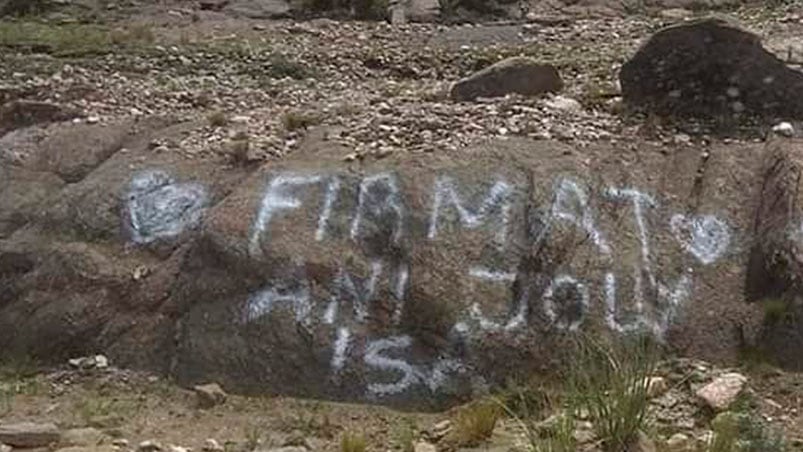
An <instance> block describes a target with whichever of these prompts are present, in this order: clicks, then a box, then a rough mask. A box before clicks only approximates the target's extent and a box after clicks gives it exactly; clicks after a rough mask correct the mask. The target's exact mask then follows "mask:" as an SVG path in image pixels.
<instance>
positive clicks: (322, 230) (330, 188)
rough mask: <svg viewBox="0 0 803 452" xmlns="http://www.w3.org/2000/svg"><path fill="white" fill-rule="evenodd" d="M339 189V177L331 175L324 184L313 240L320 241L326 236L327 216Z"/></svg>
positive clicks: (330, 211) (329, 215) (330, 213)
mask: <svg viewBox="0 0 803 452" xmlns="http://www.w3.org/2000/svg"><path fill="white" fill-rule="evenodd" d="M338 191H340V178H339V177H337V176H333V177H332V178H331V179H330V180H329V183H328V184H327V185H326V198H325V199H324V201H323V209H322V210H321V215H320V216H319V217H318V229H317V230H316V231H315V240H317V241H319V242H320V241H322V240H323V239H324V238H326V228H327V227H328V225H329V217H331V216H332V206H333V205H334V203H335V199H336V198H337V192H338Z"/></svg>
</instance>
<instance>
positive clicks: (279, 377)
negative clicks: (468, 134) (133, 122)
mask: <svg viewBox="0 0 803 452" xmlns="http://www.w3.org/2000/svg"><path fill="white" fill-rule="evenodd" d="M160 133H164V134H167V133H169V130H163V131H161V132H160ZM151 136H152V135H151ZM150 141H151V139H148V140H142V139H135V140H133V141H131V142H132V143H134V144H136V143H140V145H132V146H131V148H130V149H126V150H125V151H124V152H123V151H116V152H114V153H112V155H110V156H109V157H108V158H106V159H105V160H103V162H101V163H99V165H98V166H97V167H96V168H95V169H93V170H92V171H90V172H89V174H87V175H86V176H85V177H83V178H81V180H80V181H77V182H75V183H72V184H67V185H64V186H61V185H56V186H54V187H53V188H52V189H51V190H52V191H53V193H51V194H50V195H48V196H45V195H42V196H38V197H35V199H33V200H32V201H31V203H32V205H36V206H37V208H36V209H34V210H35V215H30V216H27V215H22V214H20V216H18V217H15V218H19V219H15V220H14V221H13V224H14V226H13V228H10V229H9V231H8V233H7V236H6V239H5V240H0V282H2V286H0V287H2V289H0V297H2V303H0V345H2V346H3V347H5V348H6V349H9V350H16V351H24V352H26V353H30V354H33V355H34V356H39V357H45V358H46V359H57V360H58V362H63V360H64V359H67V358H71V357H75V356H84V355H90V354H95V353H97V350H103V352H104V354H105V355H106V356H109V358H110V360H111V362H114V363H115V365H119V366H135V367H145V368H149V369H153V370H157V371H160V372H163V373H169V374H171V375H173V376H175V377H176V378H177V379H178V380H179V381H181V382H183V383H186V384H188V385H195V384H201V383H205V382H209V381H215V382H219V384H220V385H221V386H223V387H225V388H226V389H227V390H229V391H233V392H251V393H262V392H271V393H281V394H288V395H302V396H314V397H325V398H330V399H339V400H359V401H370V402H377V403H387V404H396V405H404V406H413V407H426V408H432V407H439V406H443V405H447V404H450V403H454V402H457V401H460V400H463V399H465V398H468V397H471V396H472V395H474V394H478V393H483V392H485V391H487V390H488V388H490V387H493V386H494V385H497V384H501V383H503V382H504V381H506V380H507V379H508V378H510V377H511V376H516V375H522V374H527V373H530V372H544V371H547V370H548V369H550V368H552V367H553V366H555V365H556V364H559V363H560V362H561V361H565V360H567V359H571V356H566V354H565V353H563V352H562V351H563V350H565V347H566V343H567V339H569V338H571V337H572V335H575V334H577V333H581V332H584V333H585V332H590V333H593V334H598V335H605V336H612V337H622V336H627V335H632V334H647V335H650V336H652V337H654V338H655V339H656V340H658V341H661V342H663V343H665V344H666V345H667V346H669V347H672V348H673V349H674V350H676V351H678V352H680V353H682V354H687V355H693V356H698V357H703V358H707V359H720V360H725V361H727V360H728V359H729V358H733V357H735V356H736V354H737V352H738V347H739V344H741V342H740V338H741V337H740V335H743V334H744V332H745V331H752V330H757V328H756V327H755V324H758V325H760V324H761V322H762V320H763V319H762V316H761V314H760V308H759V307H757V306H756V305H755V304H750V303H746V302H745V301H744V300H745V293H744V281H745V278H746V270H745V265H744V264H745V262H746V257H745V252H746V250H747V249H748V248H749V247H748V246H746V245H747V244H748V243H752V242H751V240H752V239H751V237H752V235H753V234H754V232H753V229H751V228H752V227H753V222H754V219H755V217H754V215H755V213H756V211H757V210H756V209H757V207H756V206H758V205H759V202H760V200H759V199H756V196H755V194H754V193H753V192H752V191H750V190H745V189H744V183H743V182H739V181H749V180H755V179H754V178H755V175H756V174H758V173H759V172H760V171H761V169H760V168H761V163H760V162H758V161H756V159H755V158H753V156H755V155H756V154H757V153H760V152H762V151H763V146H762V145H755V144H750V145H729V146H728V147H724V146H713V147H711V148H709V149H707V150H706V152H707V155H708V156H707V158H706V159H705V160H703V161H701V160H700V159H699V155H700V150H699V149H695V148H694V147H693V146H678V147H675V148H673V152H670V153H667V152H665V148H664V147H663V146H662V147H654V146H653V145H650V144H646V143H645V144H641V149H640V150H639V156H640V162H639V165H640V166H641V167H642V168H643V171H638V172H634V171H632V167H631V166H630V165H629V164H628V163H627V162H625V161H623V160H621V159H619V158H613V157H611V156H616V155H620V150H619V149H617V148H616V147H615V146H612V145H602V144H597V145H593V146H589V147H587V148H585V149H583V153H582V160H580V159H578V157H577V153H576V152H572V151H573V150H572V148H570V147H569V146H567V145H565V144H561V143H556V142H548V141H534V140H525V139H507V140H497V141H493V142H491V143H489V144H488V145H484V146H477V147H472V148H468V149H464V150H461V151H459V153H450V152H443V153H434V154H419V155H411V154H398V155H397V154H393V155H390V156H387V157H385V158H384V159H376V160H364V161H362V162H347V161H344V160H343V159H342V155H344V154H345V153H346V151H347V150H345V149H339V148H336V147H334V148H333V147H332V145H331V143H323V144H320V146H317V147H316V146H313V147H311V148H305V150H304V151H301V152H298V153H296V154H295V155H294V156H293V158H289V159H285V160H283V161H282V162H277V163H275V164H272V165H270V166H266V167H263V168H260V169H251V168H242V167H228V166H226V167H222V166H220V165H215V164H213V163H211V162H204V161H198V160H188V159H182V158H180V157H178V156H176V155H166V154H154V153H152V152H151V151H150V149H149V148H148V143H149V142H150ZM787 141H789V140H787ZM789 146H794V142H792V141H789ZM14 151H15V149H14V148H13V147H12V148H11V149H9V152H14ZM31 161H34V162H35V161H36V160H31ZM701 168H702V169H701ZM700 174H704V181H703V182H702V183H701V182H700V179H699V178H700V177H701V176H699V175H700ZM54 177H55V176H54ZM757 185H758V183H757ZM690 187H692V188H690ZM690 190H692V193H691V194H690ZM48 193H50V192H48ZM0 196H2V195H0ZM0 199H2V198H1V197H0ZM790 202H791V201H790ZM15 204H16V203H15ZM792 204H794V203H792ZM794 205H795V206H796V204H794ZM784 218H786V217H784Z"/></svg>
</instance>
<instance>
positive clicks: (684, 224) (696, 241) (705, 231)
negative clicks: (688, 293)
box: [669, 214, 731, 265]
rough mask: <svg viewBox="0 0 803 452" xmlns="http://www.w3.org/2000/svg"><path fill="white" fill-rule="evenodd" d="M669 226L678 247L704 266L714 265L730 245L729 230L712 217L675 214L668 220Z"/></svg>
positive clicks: (725, 225)
mask: <svg viewBox="0 0 803 452" xmlns="http://www.w3.org/2000/svg"><path fill="white" fill-rule="evenodd" d="M669 226H670V227H671V228H672V234H674V235H675V238H676V239H677V240H678V242H680V246H681V247H683V249H684V250H686V251H687V252H689V253H691V254H692V255H694V257H696V258H697V259H698V260H699V261H700V262H702V263H703V264H705V265H708V264H711V263H714V262H715V261H716V260H717V259H719V258H720V257H721V256H722V255H723V254H724V253H725V251H727V250H728V246H729V245H730V240H731V235H730V228H729V227H728V225H727V223H725V222H724V221H722V220H720V219H719V218H717V217H715V216H713V215H699V216H686V215H681V214H677V215H673V216H672V218H671V219H670V220H669Z"/></svg>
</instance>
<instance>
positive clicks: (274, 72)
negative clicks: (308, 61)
mask: <svg viewBox="0 0 803 452" xmlns="http://www.w3.org/2000/svg"><path fill="white" fill-rule="evenodd" d="M264 69H265V71H264V73H265V75H267V76H268V77H270V78H277V79H281V78H287V77H289V78H292V79H295V80H302V79H305V78H311V77H313V76H314V72H313V70H312V69H310V68H309V67H307V66H306V65H304V64H302V63H299V62H297V61H295V60H293V59H291V58H289V57H287V56H286V55H283V54H281V53H272V54H270V55H269V57H268V62H267V67H266V68H264Z"/></svg>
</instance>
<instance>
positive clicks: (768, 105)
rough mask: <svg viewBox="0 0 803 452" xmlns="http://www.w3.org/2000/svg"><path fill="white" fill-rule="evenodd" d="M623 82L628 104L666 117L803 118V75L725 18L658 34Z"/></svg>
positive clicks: (626, 69)
mask: <svg viewBox="0 0 803 452" xmlns="http://www.w3.org/2000/svg"><path fill="white" fill-rule="evenodd" d="M619 78H620V81H621V85H622V94H623V97H624V101H625V103H626V104H628V105H629V106H632V107H636V108H639V109H645V110H648V111H652V112H655V113H658V114H661V115H677V116H696V117H722V116H723V115H731V114H747V115H756V116H763V117H776V116H782V117H795V118H799V117H803V98H801V97H800V95H799V94H800V92H801V91H803V73H801V72H798V71H795V70H793V69H791V68H789V67H787V66H786V65H785V64H784V62H783V61H781V60H780V59H778V58H777V57H775V56H774V55H773V54H771V53H770V52H768V51H767V50H766V49H764V47H763V46H762V45H761V41H760V39H759V38H758V36H756V35H754V34H752V33H748V32H746V31H743V30H740V29H739V28H737V27H735V26H733V25H730V24H728V23H727V22H725V21H722V20H719V19H705V20H701V21H697V22H692V23H688V24H683V25H678V26H673V27H669V28H666V29H664V30H662V31H660V32H658V33H657V34H655V35H654V36H653V37H652V38H650V40H649V41H647V43H646V44H645V45H644V46H642V47H641V49H639V50H638V52H637V53H636V55H635V56H634V57H633V58H632V59H630V60H629V61H628V62H627V63H625V65H624V66H623V67H622V71H621V73H620V75H619Z"/></svg>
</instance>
